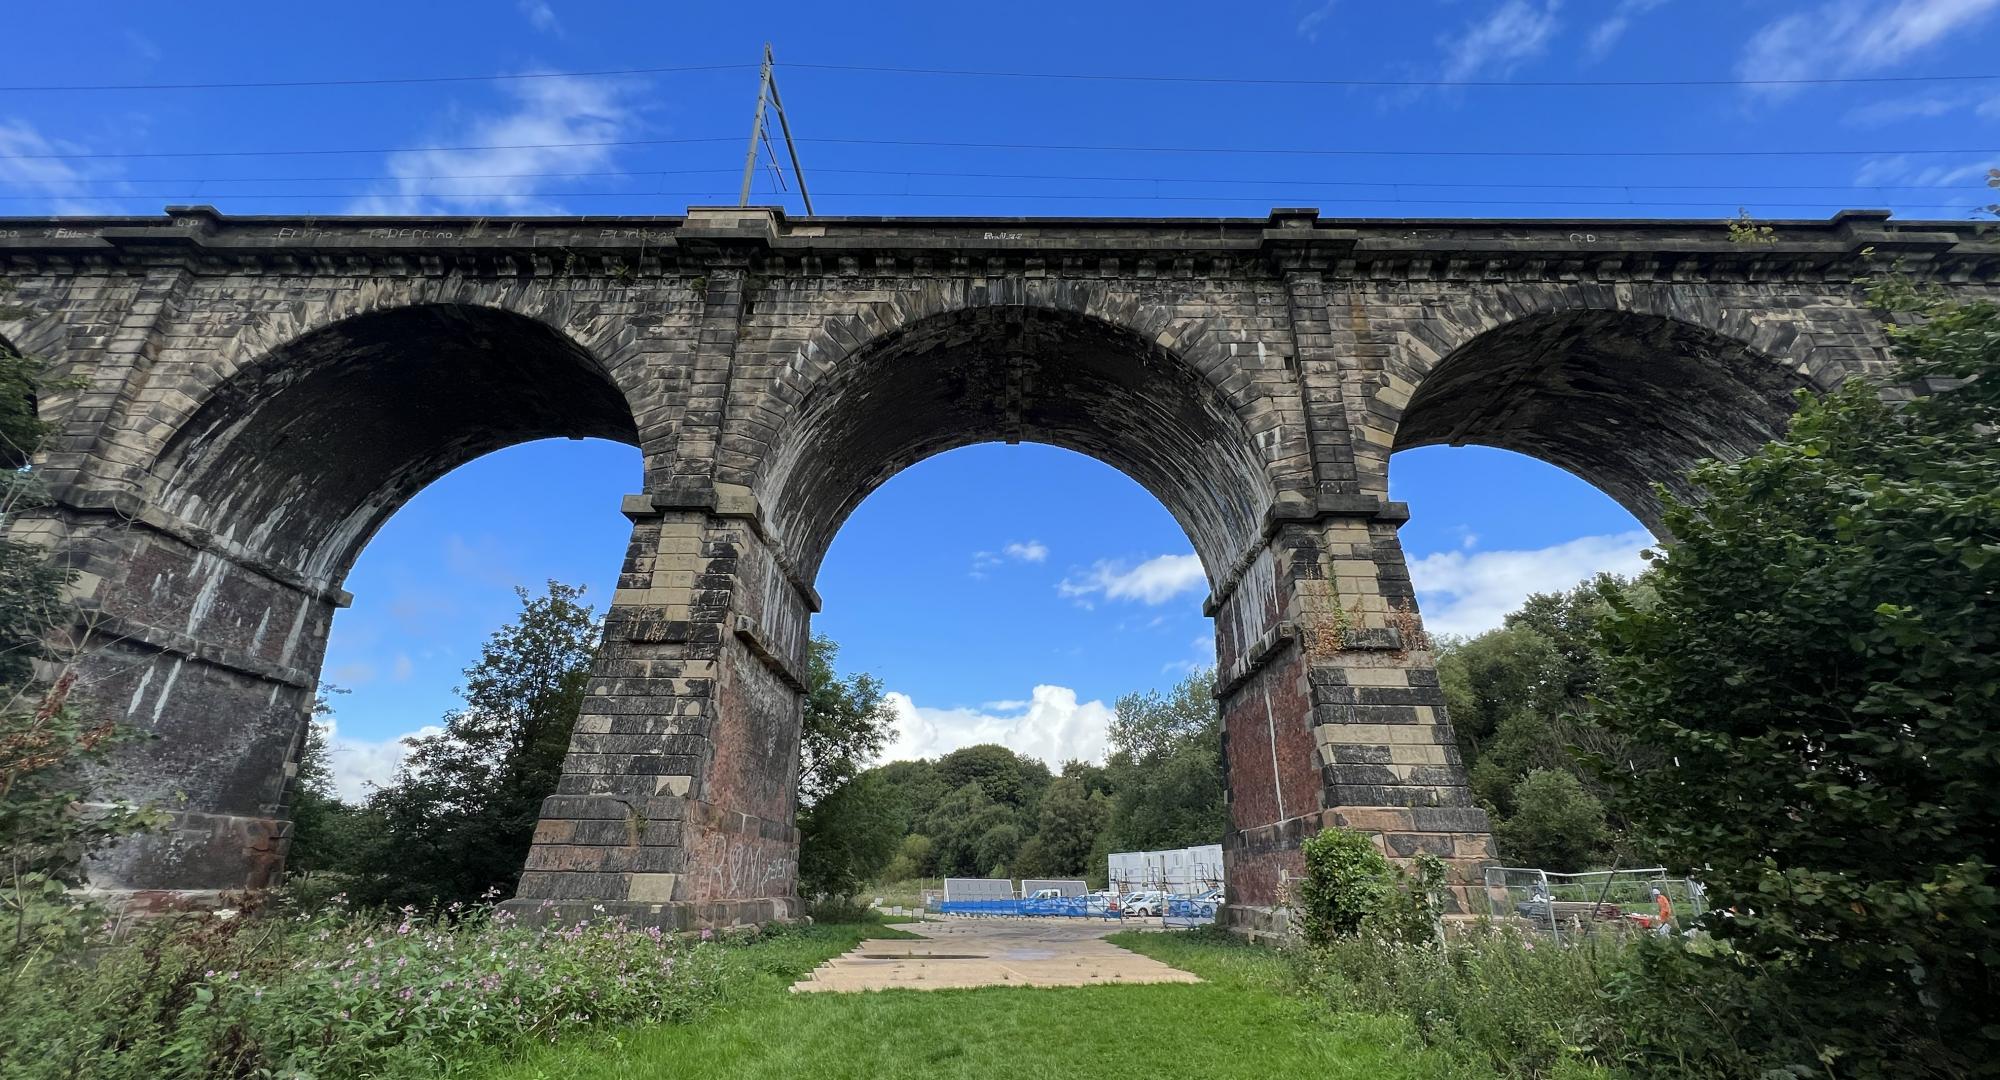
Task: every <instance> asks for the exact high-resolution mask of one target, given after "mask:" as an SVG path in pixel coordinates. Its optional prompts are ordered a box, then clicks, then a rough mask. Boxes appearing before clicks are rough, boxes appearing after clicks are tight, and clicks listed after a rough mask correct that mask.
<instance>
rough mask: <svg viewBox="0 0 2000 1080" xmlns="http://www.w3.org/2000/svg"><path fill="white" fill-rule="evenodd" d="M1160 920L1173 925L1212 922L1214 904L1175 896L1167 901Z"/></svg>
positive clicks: (1213, 918) (1213, 919)
mask: <svg viewBox="0 0 2000 1080" xmlns="http://www.w3.org/2000/svg"><path fill="white" fill-rule="evenodd" d="M1162 921H1163V922H1164V923H1166V924H1167V925H1174V926H1180V925H1185V926H1194V925H1196V924H1199V923H1212V922H1214V921H1215V904H1213V903H1211V902H1205V901H1204V902H1197V901H1194V900H1185V899H1182V898H1181V897H1178V896H1176V897H1173V898H1171V899H1169V900H1168V901H1167V911H1166V917H1165V919H1163V920H1162Z"/></svg>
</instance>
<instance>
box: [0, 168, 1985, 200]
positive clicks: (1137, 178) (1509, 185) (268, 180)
mask: <svg viewBox="0 0 2000 1080" xmlns="http://www.w3.org/2000/svg"><path fill="white" fill-rule="evenodd" d="M814 171H815V172H820V173H826V174H830V175H841V176H884V177H903V178H906V179H914V178H919V177H921V178H925V179H936V178H950V179H960V180H1060V181H1067V182H1088V183H1132V184H1153V185H1161V184H1169V185H1182V184H1218V185H1229V186H1242V185H1262V186H1265V187H1282V188H1416V189H1425V190H1451V191H1628V192H1629V191H1722V192H1751V191H1852V192H1878V193H1879V192H1889V191H1959V190H1965V189H1966V188H1967V186H1968V185H1967V184H1964V183H1940V182H1933V183H1928V184H1674V183H1654V182H1650V181H1638V182H1630V183H1578V182H1570V183H1545V182H1540V181H1519V182H1510V181H1504V180H1502V181H1493V180H1488V181H1466V180H1307V179H1302V178H1298V177H1283V176H1264V177H1247V178H1238V177H1222V176H1160V175H1146V176H1142V175H1137V174H1123V175H1119V174H1108V173H1045V172H979V171H968V170H958V169H895V168H887V169H816V170H814ZM731 175H735V173H734V170H731V169H606V170H598V171H584V172H494V173H404V174H399V175H393V176H385V175H379V174H378V175H366V174H364V175H355V174H341V175H329V176H150V177H147V176H131V177H128V176H121V177H116V178H105V179H95V180H58V181H50V180H42V179H28V178H16V177H0V185H10V184H11V185H13V186H16V187H32V188H35V189H37V190H39V191H41V192H43V194H44V195H45V196H56V195H62V194H90V193H92V192H101V193H104V194H107V195H128V196H132V197H136V198H152V197H154V193H152V192H145V191H137V192H135V191H132V190H130V185H137V184H192V185H196V186H207V185H211V184H324V183H414V182H439V181H453V180H646V179H659V178H664V177H669V176H731ZM58 189H60V190H58ZM106 189H110V190H106ZM208 194H211V195H217V196H227V195H230V194H231V193H230V192H227V191H213V192H209V193H208ZM473 194H476V193H473ZM606 194H616V193H615V192H606ZM35 197H42V196H23V198H35ZM159 197H162V198H165V197H168V196H164V195H162V196H159ZM176 197H178V196H176Z"/></svg>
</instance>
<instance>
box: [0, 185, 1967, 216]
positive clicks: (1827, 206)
mask: <svg viewBox="0 0 2000 1080" xmlns="http://www.w3.org/2000/svg"><path fill="white" fill-rule="evenodd" d="M733 194H734V192H729V191H724V190H722V189H715V190H710V191H506V192H496V191H468V192H448V191H447V192H423V193H416V194H409V193H403V192H383V191H315V192H296V191H293V192H242V193H238V192H227V193H218V192H176V193H167V192H157V193H155V192H148V193H146V194H144V195H66V196H58V197H60V198H68V199H79V200H85V201H92V202H135V201H143V200H152V199H189V200H192V199H241V200H280V199H363V198H380V199H404V200H411V201H415V200H419V199H537V198H539V199H642V198H659V197H662V196H666V197H671V198H697V197H699V198H708V197H720V196H725V195H733ZM825 194H827V195H832V196H838V197H843V198H855V199H996V200H1016V199H1029V200H1040V201H1056V202H1192V203H1245V204H1256V205H1260V206H1266V207H1269V206H1277V205H1283V204H1286V203H1289V202H1293V201H1295V196H1296V195H1297V193H1296V192H1284V191H1274V192H1271V193H1269V194H1265V195H1245V194H1241V193H1234V192H1232V193H1226V194H1225V193H1210V194H1185V195H1152V194H1129V195H1125V194H1120V195H1101V194H1077V193H1060V192H1035V193H1028V194H1023V193H1020V192H1012V191H832V192H826V193H825ZM48 198H51V196H47V195H0V201H10V202H20V201H28V200H45V199H48ZM1326 201H1329V202H1332V203H1333V204H1335V205H1342V204H1346V205H1366V206H1374V205H1380V204H1388V205H1412V206H1593V207H1612V206H1617V207H1625V208H1628V209H1633V208H1644V207H1674V208H1679V209H1694V208H1721V209H1724V210H1725V211H1727V210H1734V209H1736V208H1737V207H1738V206H1740V205H1742V202H1743V200H1740V199H1720V200H1708V201H1667V200H1654V199H1598V200H1576V199H1413V198H1405V197H1400V196H1381V197H1374V196H1365V197H1352V198H1339V199H1333V200H1326ZM1767 203H1768V204H1769V205H1773V206H1782V207H1790V208H1795V209H1801V210H1844V209H1850V208H1851V207H1852V204H1851V203H1845V202H1793V201H1791V200H1788V199H1787V200H1767ZM1897 209H1901V210H1957V211H1966V210H1970V209H1972V206H1971V204H1970V203H1902V204H1899V205H1898V206H1897Z"/></svg>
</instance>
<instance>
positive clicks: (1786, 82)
mask: <svg viewBox="0 0 2000 1080" xmlns="http://www.w3.org/2000/svg"><path fill="white" fill-rule="evenodd" d="M785 66H786V67H793V68H804V69H806V70H810V71H847V72H869V73H874V74H882V75H950V76H963V77H975V78H987V79H1061V80H1069V81H1075V82H1143V83H1195V84H1199V85H1204V86H1212V85H1231V86H1352V87H1372V88H1378V89H1384V90H1397V89H1403V90H1418V89H1451V88H1458V87H1465V88H1481V89H1517V88H1518V89H1527V90H1532V89H1550V88H1564V87H1569V88H1576V89H1604V88H1608V87H1619V86H1630V87H1728V86H1840V85H1865V84H1869V83H1910V82H1986V81H1992V80H2000V74H1995V75H1977V74H1969V75H1875V76H1826V77H1824V78H1813V77H1807V78H1795V79H1287V78H1276V77H1270V76H1240V75H1139V74H1116V73H1107V72H1097V71H1001V70H977V69H967V68H927V67H881V66H874V65H867V64H813V63H788V64H786V65H785Z"/></svg>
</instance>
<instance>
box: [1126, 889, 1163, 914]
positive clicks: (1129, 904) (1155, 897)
mask: <svg viewBox="0 0 2000 1080" xmlns="http://www.w3.org/2000/svg"><path fill="white" fill-rule="evenodd" d="M1120 910H1121V911H1122V912H1123V913H1124V914H1126V915H1134V916H1138V917H1140V918H1151V917H1152V916H1155V915H1163V914H1165V913H1166V910H1167V894H1166V893H1163V892H1136V893H1133V894H1132V895H1131V896H1128V897H1126V898H1125V906H1124V907H1123V908H1121V909H1120Z"/></svg>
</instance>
